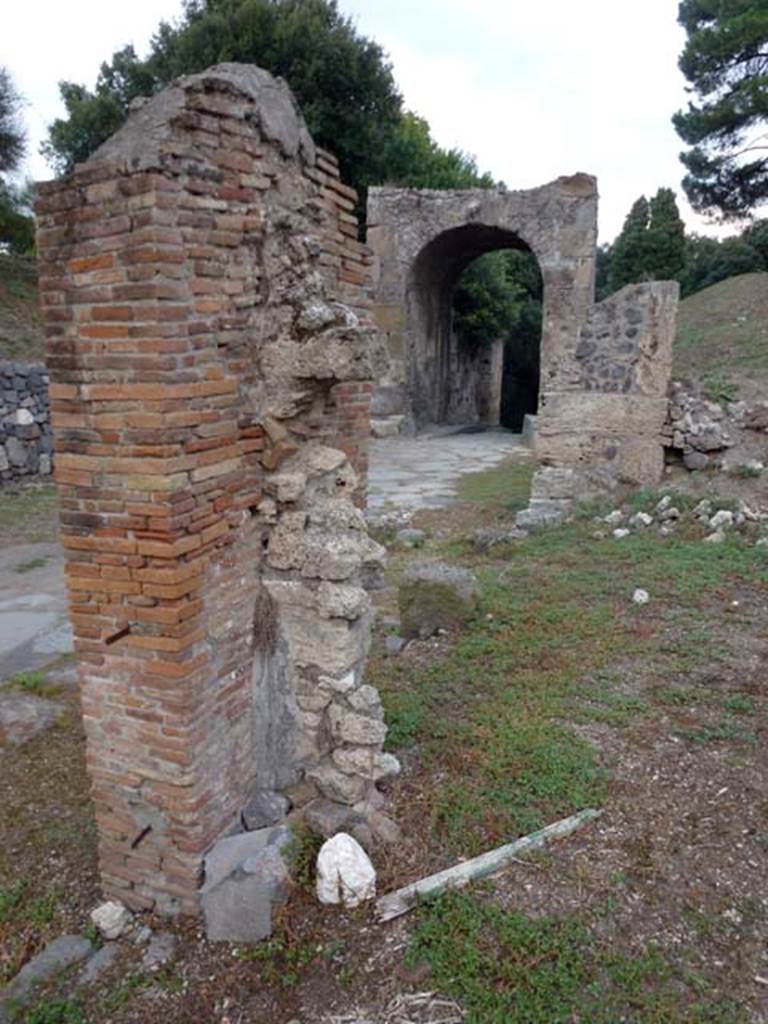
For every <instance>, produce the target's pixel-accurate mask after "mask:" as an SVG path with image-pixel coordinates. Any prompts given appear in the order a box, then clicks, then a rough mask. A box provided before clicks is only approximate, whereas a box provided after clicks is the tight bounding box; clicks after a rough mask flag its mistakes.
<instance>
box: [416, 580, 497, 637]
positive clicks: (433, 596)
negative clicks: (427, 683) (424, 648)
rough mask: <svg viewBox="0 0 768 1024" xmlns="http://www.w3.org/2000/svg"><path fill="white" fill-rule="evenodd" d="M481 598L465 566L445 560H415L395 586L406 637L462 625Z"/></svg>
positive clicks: (478, 589) (424, 634) (426, 634)
mask: <svg viewBox="0 0 768 1024" xmlns="http://www.w3.org/2000/svg"><path fill="white" fill-rule="evenodd" d="M479 602H480V587H479V585H478V582H477V578H476V577H475V575H474V574H473V573H471V572H470V571H469V570H468V569H461V568H459V567H457V566H453V565H447V564H446V563H445V562H415V563H414V564H412V565H410V566H409V567H408V569H407V570H406V572H405V574H404V576H403V579H402V582H401V583H400V587H399V590H398V604H399V607H400V622H401V627H402V632H403V635H404V636H405V637H408V638H413V637H421V638H425V637H429V636H432V634H433V633H435V632H437V630H438V629H452V628H455V627H457V626H463V625H465V624H466V623H467V622H469V620H470V619H471V618H472V617H473V616H474V615H475V613H476V612H477V608H478V605H479Z"/></svg>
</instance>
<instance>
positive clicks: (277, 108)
mask: <svg viewBox="0 0 768 1024" xmlns="http://www.w3.org/2000/svg"><path fill="white" fill-rule="evenodd" d="M39 195H40V198H39V202H38V218H39V236H38V244H39V251H40V292H41V302H42V307H43V313H44V320H45V328H46V345H47V364H48V367H49V370H50V373H51V378H52V380H51V387H50V395H51V404H52V412H53V425H54V434H55V445H56V451H57V459H56V469H55V473H56V480H57V483H58V485H59V491H60V505H61V524H62V542H63V544H64V547H65V550H66V554H67V567H66V572H67V579H68V584H69V590H70V601H71V617H72V622H73V626H74V632H75V647H76V651H77V656H78V662H79V668H80V675H81V692H82V704H83V715H84V721H85V727H86V735H87V741H88V750H87V757H88V767H89V771H90V773H91V778H92V781H93V795H94V800H95V805H96V820H97V824H98V828H99V834H100V867H101V875H102V881H103V886H104V889H105V892H106V893H107V894H108V895H110V896H115V897H118V898H120V899H122V900H124V901H125V902H126V903H128V904H129V905H130V906H132V907H137V908H140V907H147V908H149V907H155V908H157V909H160V910H164V911H169V912H172V911H177V910H181V911H190V912H193V911H196V910H197V909H198V903H199V892H198V885H199V882H200V871H201V863H202V857H203V855H204V853H205V852H206V850H208V849H209V848H210V847H211V845H212V844H213V843H214V842H215V841H216V840H217V839H218V838H219V837H220V836H221V835H222V834H225V833H226V832H227V831H228V830H230V829H232V828H236V827H237V823H238V821H239V817H240V810H241V808H242V805H243V803H244V801H245V800H246V797H247V795H248V793H249V791H250V790H251V788H252V787H254V786H256V787H263V786H276V787H279V788H281V789H283V790H285V789H287V788H289V787H293V794H294V799H295V800H297V801H299V800H307V799H310V798H311V797H312V796H313V795H316V794H318V793H319V794H322V795H323V796H325V797H331V798H333V799H337V800H341V801H343V802H347V803H352V802H354V801H364V800H365V799H366V797H367V796H368V795H369V794H370V791H371V789H372V787H373V785H374V782H375V780H376V779H377V778H378V777H379V776H380V775H381V774H382V773H383V771H384V768H385V766H386V764H387V762H386V759H382V756H381V754H380V751H381V744H382V740H383V733H384V727H383V725H382V721H381V719H382V713H381V707H380V704H379V703H378V699H377V698H376V696H375V691H370V688H369V687H365V686H363V685H362V669H363V663H364V659H365V653H366V649H367V643H368V628H369V619H370V612H369V605H368V598H367V595H366V593H365V590H364V589H363V587H362V583H363V581H364V579H365V578H366V577H367V576H368V575H369V574H370V573H372V572H375V571H376V570H377V567H378V566H379V563H380V560H381V555H382V552H381V549H379V548H378V546H377V545H375V544H373V543H372V542H371V541H370V540H369V539H368V537H367V534H366V531H365V525H364V521H363V518H362V514H361V512H360V511H359V509H358V508H356V506H355V503H354V500H355V498H356V497H357V499H358V501H359V495H360V493H361V483H362V484H363V485H364V480H365V469H366V450H367V449H366V446H367V438H368V435H369V430H370V423H369V411H370V396H371V380H372V379H373V377H374V376H375V374H376V372H377V358H378V353H379V347H378V336H377V332H376V330H375V328H374V326H373V324H372V321H371V319H370V316H369V308H370V296H369V290H368V275H369V262H370V260H369V256H368V254H367V250H366V249H365V247H364V246H363V245H361V243H360V242H358V240H357V225H356V221H355V217H354V214H353V207H354V201H355V194H354V192H353V191H352V190H351V189H348V188H346V187H345V186H344V185H343V184H342V183H341V182H340V180H339V174H338V166H337V164H336V161H335V160H334V159H333V157H331V156H330V155H329V154H327V153H324V152H322V151H320V150H317V149H316V148H315V146H314V144H313V142H312V140H311V138H310V137H309V135H308V133H307V131H306V128H305V127H304V124H303V122H302V120H301V118H300V116H299V114H298V112H297V110H296V108H295V103H294V101H293V97H292V96H291V94H290V92H289V90H288V89H287V87H286V86H285V85H284V84H283V83H281V82H280V81H278V80H275V79H273V78H271V76H269V75H268V74H266V73H265V72H262V71H260V70H259V69H257V68H253V67H250V66H242V65H220V66H217V67H215V68H211V69H209V70H208V71H206V72H204V73H202V74H200V75H194V76H190V77H188V78H184V79H180V80H179V81H178V82H176V83H174V84H173V85H172V86H170V87H169V88H168V89H166V90H165V91H164V92H162V93H160V94H159V95H158V96H156V97H154V98H153V99H152V100H150V101H149V102H147V103H146V104H145V105H144V106H143V107H141V109H139V110H138V111H136V112H134V113H133V114H132V116H131V118H130V119H129V121H128V122H127V124H126V125H125V126H124V128H122V129H121V130H120V131H119V132H118V133H117V134H116V135H115V136H114V137H113V138H112V139H111V140H110V141H109V142H108V143H106V144H105V146H103V147H102V148H101V150H99V151H98V152H97V153H96V154H95V156H94V157H93V158H92V160H91V161H90V162H89V163H87V164H85V165H82V166H81V167H79V168H77V169H76V171H75V173H74V174H73V175H71V176H70V177H69V178H67V179H65V180H64V181H61V182H54V183H50V184H47V185H43V186H41V187H40V190H39ZM369 691H370V692H369Z"/></svg>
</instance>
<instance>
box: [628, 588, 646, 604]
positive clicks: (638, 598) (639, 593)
mask: <svg viewBox="0 0 768 1024" xmlns="http://www.w3.org/2000/svg"><path fill="white" fill-rule="evenodd" d="M632 600H633V601H634V602H635V604H648V602H649V601H650V600H651V595H650V594H649V593H648V591H647V590H643V589H642V587H637V589H636V590H635V592H634V594H633V595H632Z"/></svg>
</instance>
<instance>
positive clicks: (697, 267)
mask: <svg viewBox="0 0 768 1024" xmlns="http://www.w3.org/2000/svg"><path fill="white" fill-rule="evenodd" d="M767 268H768V264H767V263H766V261H765V259H764V258H763V256H762V255H761V254H760V252H759V251H758V250H757V249H756V248H754V247H753V246H752V245H750V244H749V242H748V241H747V239H746V238H745V237H744V236H739V235H734V236H733V237H731V238H724V239H723V240H722V241H720V240H719V239H717V238H707V237H704V236H701V235H690V236H689V237H688V239H687V240H686V254H685V267H684V269H683V271H682V273H681V275H680V290H681V292H682V295H683V297H686V296H688V295H692V294H693V293H694V292H698V291H701V289H702V288H708V287H709V286H710V285H713V284H717V283H718V281H724V280H725V279H726V278H728V277H735V276H736V275H737V274H749V273H754V272H756V271H762V270H766V269H767Z"/></svg>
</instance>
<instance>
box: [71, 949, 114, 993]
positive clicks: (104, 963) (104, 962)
mask: <svg viewBox="0 0 768 1024" xmlns="http://www.w3.org/2000/svg"><path fill="white" fill-rule="evenodd" d="M117 951H118V947H117V946H115V945H114V944H112V943H110V944H109V945H106V946H102V947H101V949H97V950H96V952H95V953H94V954H93V956H91V957H89V958H88V960H87V961H86V964H85V967H84V968H83V969H82V971H81V972H80V976H79V977H78V979H77V984H78V987H79V986H80V985H92V984H93V983H94V981H98V980H99V978H100V977H101V976H102V974H104V973H105V972H106V971H108V970H109V968H110V967H111V966H112V964H113V962H114V960H115V957H116V956H117Z"/></svg>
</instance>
